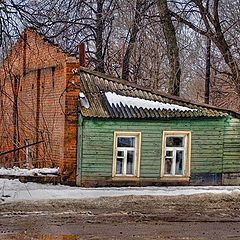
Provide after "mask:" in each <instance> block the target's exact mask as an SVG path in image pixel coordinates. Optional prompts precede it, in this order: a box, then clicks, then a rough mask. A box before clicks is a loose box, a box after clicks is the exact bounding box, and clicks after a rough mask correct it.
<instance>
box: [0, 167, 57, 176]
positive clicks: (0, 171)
mask: <svg viewBox="0 0 240 240" xmlns="http://www.w3.org/2000/svg"><path fill="white" fill-rule="evenodd" d="M57 173H58V168H33V169H23V168H19V167H13V168H0V175H14V176H36V175H45V174H57Z"/></svg>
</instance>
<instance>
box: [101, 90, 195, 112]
mask: <svg viewBox="0 0 240 240" xmlns="http://www.w3.org/2000/svg"><path fill="white" fill-rule="evenodd" d="M105 96H106V97H107V100H108V102H109V103H110V105H111V106H112V104H120V102H121V103H122V104H123V105H124V106H128V107H129V106H132V107H137V108H140V107H142V108H146V109H161V110H163V109H165V110H180V111H197V109H192V108H188V107H183V106H179V105H176V104H170V103H163V102H158V101H152V100H146V99H141V98H138V97H129V96H122V95H118V94H116V93H112V92H106V93H105Z"/></svg>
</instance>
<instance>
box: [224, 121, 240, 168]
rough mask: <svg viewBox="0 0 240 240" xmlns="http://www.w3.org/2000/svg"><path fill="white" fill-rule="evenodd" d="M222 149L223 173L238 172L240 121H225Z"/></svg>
mask: <svg viewBox="0 0 240 240" xmlns="http://www.w3.org/2000/svg"><path fill="white" fill-rule="evenodd" d="M223 149H224V151H223V163H224V164H223V165H224V169H223V171H224V172H225V173H228V172H233V173H234V172H240V119H237V118H231V119H229V120H228V121H226V123H225V131H224V142H223Z"/></svg>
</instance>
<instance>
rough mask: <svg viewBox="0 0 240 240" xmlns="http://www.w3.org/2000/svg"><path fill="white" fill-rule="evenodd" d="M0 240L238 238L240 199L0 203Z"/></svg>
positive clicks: (193, 197)
mask: <svg viewBox="0 0 240 240" xmlns="http://www.w3.org/2000/svg"><path fill="white" fill-rule="evenodd" d="M0 239H1V240H2V239H3V240H5V239H19V240H22V239H26V240H29V239H31V240H33V239H34V240H35V239H44V240H52V239H57V240H65V239H70V240H71V239H74V240H75V239H76V240H77V239H174V240H175V239H176V240H178V239H179V240H181V239H193V240H195V239H240V195H239V194H231V195H225V194H219V195H213V194H202V195H191V196H183V195H181V196H174V197H164V196H161V197H156V196H142V197H141V196H124V197H102V198H98V199H81V200H70V199H69V200H49V201H24V202H23V201H22V202H12V203H11V202H9V203H2V204H0Z"/></svg>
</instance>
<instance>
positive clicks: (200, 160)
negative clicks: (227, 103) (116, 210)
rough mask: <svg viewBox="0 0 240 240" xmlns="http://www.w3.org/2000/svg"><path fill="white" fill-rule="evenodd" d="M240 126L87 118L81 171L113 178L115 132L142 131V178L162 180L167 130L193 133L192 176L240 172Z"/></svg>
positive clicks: (237, 123)
mask: <svg viewBox="0 0 240 240" xmlns="http://www.w3.org/2000/svg"><path fill="white" fill-rule="evenodd" d="M239 126H240V121H239V119H232V120H230V119H227V118H217V119H210V118H201V119H200V118H198V119H170V120H157V121H156V120H141V119H134V120H121V119H97V118H89V119H84V121H83V122H82V128H81V132H82V146H81V147H80V149H81V151H80V152H81V154H80V155H81V161H80V162H81V163H80V164H79V168H81V171H79V172H81V174H82V176H83V177H93V178H97V177H111V174H112V161H113V159H112V156H113V132H114V131H141V133H142V145H141V167H140V177H141V178H158V177H159V176H160V162H161V151H162V149H161V148H162V132H163V130H165V131H167V130H176V131H180V130H185V131H191V132H192V148H191V150H192V153H191V173H193V174H194V173H221V172H222V171H223V170H224V171H232V170H234V171H239V172H240V163H239V162H240V159H239V157H240V147H239V146H240V145H239V144H240V143H239V139H240V133H239ZM236 129H237V130H236ZM236 132H237V133H236ZM80 139H81V137H80ZM233 140H234V141H233ZM223 148H224V151H223ZM223 156H224V161H223ZM223 163H224V165H223Z"/></svg>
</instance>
